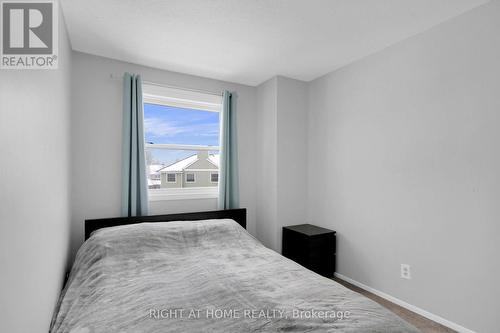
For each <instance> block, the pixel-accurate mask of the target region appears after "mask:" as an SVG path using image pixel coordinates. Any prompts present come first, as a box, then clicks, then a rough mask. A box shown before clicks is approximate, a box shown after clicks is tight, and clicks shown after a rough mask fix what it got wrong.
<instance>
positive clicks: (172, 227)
mask: <svg viewBox="0 0 500 333" xmlns="http://www.w3.org/2000/svg"><path fill="white" fill-rule="evenodd" d="M245 226H246V211H245V210H244V209H237V210H227V211H213V212H202V213H190V214H176V215H161V216H148V217H140V218H117V219H100V220H88V221H86V224H85V227H86V230H85V235H86V238H88V239H86V241H85V242H84V244H83V245H82V247H81V248H80V249H79V251H78V253H77V256H76V259H75V262H74V264H73V268H72V270H71V273H70V276H69V279H68V281H67V283H66V286H65V288H64V290H63V292H62V294H61V296H60V299H59V302H58V304H57V308H56V311H55V313H54V316H53V319H52V323H51V328H50V332H52V333H62V332H71V333H97V332H134V333H138V332H145V333H146V332H384V333H385V332H418V330H417V329H415V328H414V327H412V326H411V325H409V324H408V323H406V322H405V321H403V320H402V319H400V318H399V317H397V316H396V315H394V314H393V313H392V312H390V311H388V310H386V309H385V308H383V307H381V306H379V305H378V304H377V303H375V302H373V301H371V300H369V299H367V298H365V297H364V296H361V295H360V294H358V293H355V292H353V291H350V290H348V289H347V288H345V287H343V286H341V285H340V284H338V283H336V282H334V281H333V280H330V279H327V278H325V277H322V276H320V275H317V274H316V273H313V272H311V271H309V270H307V269H305V268H304V267H302V266H300V265H298V264H296V263H295V262H293V261H291V260H289V259H286V258H285V257H283V256H281V255H279V254H278V253H276V252H274V251H272V250H270V249H268V248H266V247H265V246H263V245H262V244H261V243H260V242H259V241H258V240H257V239H255V238H254V237H253V236H251V235H250V234H249V233H248V232H247V231H246V230H245Z"/></svg>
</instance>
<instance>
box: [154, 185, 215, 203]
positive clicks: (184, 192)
mask: <svg viewBox="0 0 500 333" xmlns="http://www.w3.org/2000/svg"><path fill="white" fill-rule="evenodd" d="M218 196H219V194H218V189H217V186H213V187H190V188H169V189H153V190H149V201H165V200H193V199H217V197H218Z"/></svg>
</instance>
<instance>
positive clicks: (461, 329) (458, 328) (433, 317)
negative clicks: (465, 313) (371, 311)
mask: <svg viewBox="0 0 500 333" xmlns="http://www.w3.org/2000/svg"><path fill="white" fill-rule="evenodd" d="M335 277H338V278H339V279H341V280H344V281H346V282H349V283H350V284H353V285H355V286H356V287H359V288H361V289H364V290H366V291H369V292H371V293H372V294H375V295H377V296H380V297H382V298H384V299H386V300H388V301H390V302H392V303H395V304H397V305H399V306H402V307H403V308H405V309H408V310H410V311H412V312H415V313H418V314H419V315H421V316H423V317H425V318H427V319H430V320H432V321H435V322H436V323H440V324H441V325H443V326H446V327H449V328H451V329H452V330H455V331H457V332H460V333H476V332H474V331H472V330H470V329H468V328H465V327H463V326H460V325H458V324H456V323H454V322H452V321H449V320H447V319H444V318H443V317H440V316H438V315H435V314H433V313H430V312H428V311H425V310H423V309H421V308H418V307H416V306H414V305H411V304H409V303H406V302H405V301H402V300H400V299H398V298H396V297H393V296H391V295H388V294H386V293H384V292H382V291H379V290H377V289H374V288H372V287H369V286H367V285H364V284H362V283H361V282H358V281H356V280H353V279H351V278H349V277H347V276H344V275H342V274H339V273H335Z"/></svg>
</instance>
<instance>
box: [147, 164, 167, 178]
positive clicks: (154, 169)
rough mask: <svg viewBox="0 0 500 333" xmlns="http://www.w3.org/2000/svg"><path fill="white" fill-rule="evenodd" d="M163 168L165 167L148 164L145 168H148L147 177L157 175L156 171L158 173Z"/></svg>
mask: <svg viewBox="0 0 500 333" xmlns="http://www.w3.org/2000/svg"><path fill="white" fill-rule="evenodd" d="M164 167H165V165H164V164H149V165H148V166H147V168H148V175H151V174H154V173H157V172H158V171H160V169H162V168H164Z"/></svg>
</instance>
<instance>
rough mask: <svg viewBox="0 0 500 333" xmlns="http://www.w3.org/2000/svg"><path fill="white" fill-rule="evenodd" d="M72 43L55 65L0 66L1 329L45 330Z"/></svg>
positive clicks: (59, 240)
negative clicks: (35, 67) (54, 67)
mask: <svg viewBox="0 0 500 333" xmlns="http://www.w3.org/2000/svg"><path fill="white" fill-rule="evenodd" d="M71 55H72V54H71V50H70V45H69V42H68V38H67V35H66V30H65V25H64V20H63V17H62V15H60V18H59V69H57V70H0V141H1V142H2V145H1V147H0V156H1V157H0V158H1V160H0V184H1V185H0V202H1V208H0V267H1V273H0V299H1V302H0V332H9V333H16V332H20V333H25V332H33V333H36V332H47V331H48V329H49V324H50V320H51V317H52V312H53V309H54V307H55V304H56V301H57V298H58V297H59V293H60V290H61V287H62V283H63V279H64V274H65V270H66V262H67V258H68V252H69V199H68V197H69V175H68V171H69V151H68V149H69V141H70V136H69V115H70V88H69V86H70V70H71Z"/></svg>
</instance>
